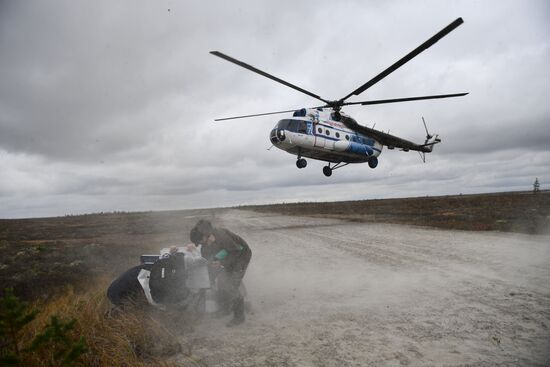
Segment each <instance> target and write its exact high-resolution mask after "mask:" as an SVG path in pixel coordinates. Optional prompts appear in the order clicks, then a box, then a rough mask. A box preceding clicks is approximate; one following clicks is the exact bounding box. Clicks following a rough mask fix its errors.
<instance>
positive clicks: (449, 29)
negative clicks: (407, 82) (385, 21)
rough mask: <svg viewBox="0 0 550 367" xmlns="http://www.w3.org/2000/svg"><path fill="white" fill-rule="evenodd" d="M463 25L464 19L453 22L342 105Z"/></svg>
mask: <svg viewBox="0 0 550 367" xmlns="http://www.w3.org/2000/svg"><path fill="white" fill-rule="evenodd" d="M462 23H464V21H463V20H462V18H457V19H456V20H455V21H454V22H452V23H451V24H449V25H448V26H446V27H445V28H443V29H442V30H440V31H439V32H438V33H436V34H435V35H434V36H432V37H431V38H430V39H429V40H427V41H426V42H424V43H423V44H421V45H420V46H418V47H417V48H415V49H414V50H412V51H411V52H409V53H408V54H407V55H405V56H404V57H403V58H401V59H400V60H399V61H397V62H396V63H394V64H393V65H392V66H390V67H389V68H387V69H386V70H384V71H383V72H381V73H380V74H378V75H377V76H375V77H374V78H372V79H371V80H369V81H368V82H366V83H365V84H363V85H362V86H360V87H359V88H357V89H356V90H354V91H353V92H351V93H350V94H348V95H347V96H345V97H344V98H342V99H340V102H341V103H342V102H344V101H345V100H346V99H348V98H349V97H351V96H352V95H356V96H358V95H359V94H361V93H363V92H364V91H365V90H367V89H368V88H370V87H372V86H373V85H374V84H376V83H378V82H379V81H380V80H382V79H384V78H385V77H387V76H388V75H390V74H391V73H393V72H394V71H395V70H397V69H398V68H400V67H401V66H403V65H404V64H405V63H407V62H409V61H410V60H412V59H413V58H414V57H416V56H417V55H418V54H420V53H421V52H422V51H424V50H426V49H428V48H429V47H430V46H432V45H433V44H434V43H436V42H437V41H439V40H440V39H441V38H443V37H445V36H446V35H447V34H449V33H450V32H452V31H453V30H454V29H455V28H457V27H458V26H459V25H461V24H462Z"/></svg>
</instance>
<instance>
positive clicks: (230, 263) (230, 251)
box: [190, 219, 252, 326]
mask: <svg viewBox="0 0 550 367" xmlns="http://www.w3.org/2000/svg"><path fill="white" fill-rule="evenodd" d="M190 237H191V241H192V242H193V243H195V244H197V245H198V244H199V243H200V244H202V256H203V257H204V258H206V259H207V260H209V261H210V264H211V267H212V268H213V269H214V270H215V271H216V272H219V275H218V278H217V279H218V293H219V297H218V300H219V301H218V302H219V303H220V307H221V310H220V312H221V313H223V312H231V311H233V319H232V320H231V321H230V322H229V324H227V326H235V325H239V324H242V323H243V322H244V320H245V316H244V298H243V295H242V294H241V292H240V291H239V287H240V285H241V282H242V279H243V277H244V274H245V272H246V268H247V267H248V263H249V262H250V258H251V257H252V251H251V250H250V247H249V246H248V244H247V243H246V241H245V240H243V239H242V238H241V237H240V236H238V235H236V234H235V233H233V232H231V231H230V230H228V229H225V228H216V227H213V226H212V224H211V223H210V222H209V221H207V220H204V219H201V220H199V221H198V222H197V224H196V225H195V227H193V229H192V230H191V233H190Z"/></svg>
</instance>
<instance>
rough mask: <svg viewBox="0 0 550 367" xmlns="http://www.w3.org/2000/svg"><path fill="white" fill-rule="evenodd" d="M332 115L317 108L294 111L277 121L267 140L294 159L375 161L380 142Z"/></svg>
mask: <svg viewBox="0 0 550 367" xmlns="http://www.w3.org/2000/svg"><path fill="white" fill-rule="evenodd" d="M333 118H334V115H333V114H331V113H326V112H324V111H322V110H321V111H319V110H318V109H307V110H306V109H302V110H299V111H296V113H294V115H293V116H292V117H291V118H287V119H283V120H280V121H279V122H278V123H277V125H276V126H275V127H274V128H273V129H272V130H271V133H270V135H269V138H270V141H271V143H272V144H273V145H274V146H275V147H277V148H279V149H282V150H284V151H286V152H288V153H291V154H294V155H296V156H298V158H301V157H308V158H312V159H316V160H321V161H325V162H330V163H364V162H372V163H374V162H377V157H378V156H379V155H380V153H381V152H382V144H380V143H379V142H378V141H376V140H375V139H373V138H371V137H369V136H365V135H363V134H359V133H357V132H355V131H353V130H351V129H349V128H347V127H346V126H345V125H344V124H343V123H342V122H340V121H336V120H334V119H333ZM342 118H349V117H348V116H342Z"/></svg>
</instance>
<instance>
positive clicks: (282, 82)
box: [210, 51, 328, 103]
mask: <svg viewBox="0 0 550 367" xmlns="http://www.w3.org/2000/svg"><path fill="white" fill-rule="evenodd" d="M210 53H211V54H212V55H214V56H218V57H220V58H222V59H224V60H227V61H229V62H232V63H233V64H236V65H239V66H240V67H243V68H245V69H248V70H250V71H253V72H255V73H257V74H260V75H262V76H265V77H266V78H269V79H271V80H274V81H276V82H278V83H281V84H283V85H286V86H287V87H290V88H292V89H295V90H297V91H299V92H302V93H304V94H307V95H308V96H311V97H313V98H316V99H318V100H320V101H323V102H325V103H328V101H327V100H324V99H323V98H321V97H319V96H318V95H317V94H314V93H312V92H310V91H307V90H305V89H303V88H300V87H297V86H295V85H294V84H291V83H289V82H287V81H284V80H282V79H280V78H277V77H276V76H273V75H271V74H268V73H266V72H265V71H262V70H260V69H257V68H255V67H254V66H252V65H248V64H246V63H244V62H242V61H239V60H237V59H234V58H232V57H231V56H227V55H225V54H223V53H221V52H219V51H210Z"/></svg>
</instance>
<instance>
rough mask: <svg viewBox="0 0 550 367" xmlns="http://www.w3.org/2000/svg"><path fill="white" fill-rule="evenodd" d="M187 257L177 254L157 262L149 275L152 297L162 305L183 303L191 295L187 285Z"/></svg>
mask: <svg viewBox="0 0 550 367" xmlns="http://www.w3.org/2000/svg"><path fill="white" fill-rule="evenodd" d="M184 258H185V255H184V254H182V253H175V254H173V255H170V256H167V257H162V258H160V259H158V260H157V261H155V263H154V264H153V266H152V267H151V274H150V275H149V289H150V290H151V297H153V300H154V301H155V302H157V303H160V304H173V303H178V302H181V301H183V300H184V299H185V298H186V297H187V295H188V294H189V289H187V286H186V284H185V282H186V280H187V272H186V271H185V261H184Z"/></svg>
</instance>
